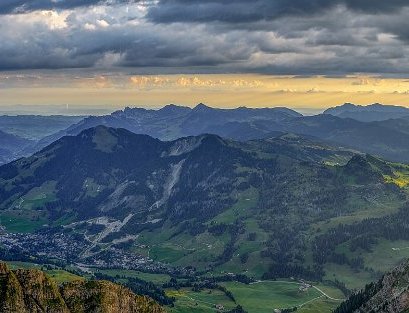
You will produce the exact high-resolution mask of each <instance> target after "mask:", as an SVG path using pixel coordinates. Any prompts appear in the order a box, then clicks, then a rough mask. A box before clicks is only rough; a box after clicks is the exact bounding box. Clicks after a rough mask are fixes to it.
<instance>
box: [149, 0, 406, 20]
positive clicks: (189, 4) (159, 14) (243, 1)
mask: <svg viewBox="0 0 409 313" xmlns="http://www.w3.org/2000/svg"><path fill="white" fill-rule="evenodd" d="M336 6H345V7H347V8H348V9H351V10H354V11H360V12H364V13H369V14H376V13H385V12H394V11H397V10H400V9H401V8H402V7H404V6H409V3H408V1H407V0H253V1H248V0H160V1H159V4H158V5H157V6H153V7H152V8H151V9H150V11H149V14H148V17H149V18H150V19H151V20H152V21H154V22H157V23H171V22H212V21H218V22H225V23H251V22H257V21H263V20H267V21H268V20H274V19H277V18H280V17H283V16H308V15H313V14H319V13H322V12H324V11H325V10H328V9H331V8H334V7H336Z"/></svg>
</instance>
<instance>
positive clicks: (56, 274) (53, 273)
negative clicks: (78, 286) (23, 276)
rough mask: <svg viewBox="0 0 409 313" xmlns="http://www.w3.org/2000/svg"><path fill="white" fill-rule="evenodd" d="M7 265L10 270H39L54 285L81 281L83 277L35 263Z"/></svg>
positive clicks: (9, 263)
mask: <svg viewBox="0 0 409 313" xmlns="http://www.w3.org/2000/svg"><path fill="white" fill-rule="evenodd" d="M7 264H8V265H9V266H10V268H11V269H19V268H23V269H30V268H36V269H39V270H42V271H44V272H45V273H46V274H47V276H48V277H50V278H51V279H52V280H54V281H55V282H56V283H58V284H60V283H64V282H71V281H75V280H83V279H84V278H83V277H80V276H78V275H75V274H72V273H70V272H67V271H65V270H63V269H46V268H44V267H43V266H41V265H39V264H35V263H29V262H7Z"/></svg>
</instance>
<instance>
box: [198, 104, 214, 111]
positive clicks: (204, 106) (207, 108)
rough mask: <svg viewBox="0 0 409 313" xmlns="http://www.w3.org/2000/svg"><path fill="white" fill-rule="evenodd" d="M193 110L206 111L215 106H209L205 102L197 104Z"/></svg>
mask: <svg viewBox="0 0 409 313" xmlns="http://www.w3.org/2000/svg"><path fill="white" fill-rule="evenodd" d="M193 110H194V111H196V112H204V111H208V110H213V108H211V107H209V106H207V105H206V104H204V103H199V104H198V105H196V106H195V107H194V108H193Z"/></svg>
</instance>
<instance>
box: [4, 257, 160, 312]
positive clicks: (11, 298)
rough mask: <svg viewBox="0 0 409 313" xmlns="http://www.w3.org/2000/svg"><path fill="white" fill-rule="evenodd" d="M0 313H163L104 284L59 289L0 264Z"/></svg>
mask: <svg viewBox="0 0 409 313" xmlns="http://www.w3.org/2000/svg"><path fill="white" fill-rule="evenodd" d="M0 312H1V313H164V312H165V310H164V309H162V308H161V307H160V306H159V305H158V304H157V303H155V302H154V301H153V300H151V299H149V298H147V297H144V296H137V295H135V294H134V293H132V292H131V291H130V290H129V289H127V288H125V287H122V286H120V285H116V284H113V283H111V282H107V281H77V282H71V283H67V284H63V285H62V286H57V284H56V283H55V282H54V281H52V280H51V279H49V278H48V277H47V276H46V275H45V274H44V273H43V272H42V271H40V270H36V269H29V270H21V269H19V270H13V271H12V270H10V269H9V268H8V267H7V265H6V264H4V263H0Z"/></svg>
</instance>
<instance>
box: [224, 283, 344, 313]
mask: <svg viewBox="0 0 409 313" xmlns="http://www.w3.org/2000/svg"><path fill="white" fill-rule="evenodd" d="M223 285H224V286H225V287H226V288H227V289H228V290H229V291H231V292H232V293H233V295H234V297H235V298H236V299H237V303H238V304H240V305H241V306H242V307H243V308H244V309H245V310H246V311H248V312H249V313H271V312H273V310H274V309H283V308H292V307H296V306H297V307H299V311H300V312H312V311H309V308H310V307H311V306H312V307H315V308H316V309H319V310H323V308H325V309H326V308H328V307H330V308H331V309H334V308H335V307H336V306H337V305H338V304H339V303H340V301H332V300H331V301H330V300H326V299H325V296H324V295H323V294H322V293H321V292H319V291H318V290H316V289H314V288H309V289H308V290H307V291H300V290H299V286H300V284H299V283H297V282H293V281H265V282H260V283H256V284H251V285H245V284H241V283H237V282H228V283H223ZM329 290H330V291H329ZM324 292H326V293H327V292H328V295H329V296H332V297H334V296H339V295H340V294H339V291H337V290H336V289H333V288H330V287H327V288H326V290H325V291H324ZM332 294H333V295H334V296H333V295H332ZM324 300H325V301H324ZM307 304H308V306H307ZM318 312H319V311H318ZM322 312H325V311H322ZM326 312H329V311H326Z"/></svg>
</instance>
